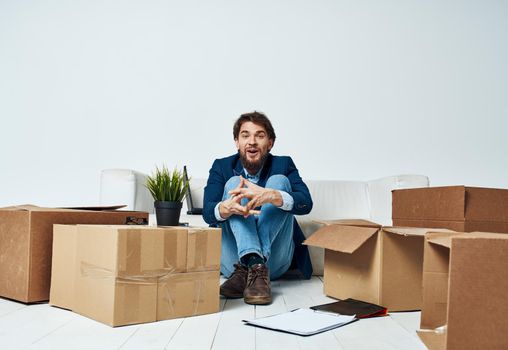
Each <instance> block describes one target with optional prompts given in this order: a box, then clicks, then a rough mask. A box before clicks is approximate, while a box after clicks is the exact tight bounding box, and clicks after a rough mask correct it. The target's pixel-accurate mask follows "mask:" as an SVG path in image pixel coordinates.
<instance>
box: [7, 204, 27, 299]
mask: <svg viewBox="0 0 508 350" xmlns="http://www.w3.org/2000/svg"><path fill="white" fill-rule="evenodd" d="M29 270H30V215H29V213H28V212H26V211H1V210H0V296H3V297H7V298H11V299H17V300H21V301H28V300H29V299H28V287H29V285H28V281H29V275H30V274H29Z"/></svg>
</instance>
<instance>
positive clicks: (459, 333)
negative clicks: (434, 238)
mask: <svg viewBox="0 0 508 350" xmlns="http://www.w3.org/2000/svg"><path fill="white" fill-rule="evenodd" d="M475 236H476V238H474V237H473V238H472V237H467V235H463V236H458V237H454V238H453V239H452V249H451V254H450V292H449V306H448V334H447V348H448V349H449V350H452V349H508V337H507V336H506V333H507V331H508V318H507V316H506V315H508V302H507V298H506V293H507V291H508V254H507V252H508V237H507V236H506V235H492V234H487V235H485V238H480V237H481V236H482V235H481V234H476V233H475Z"/></svg>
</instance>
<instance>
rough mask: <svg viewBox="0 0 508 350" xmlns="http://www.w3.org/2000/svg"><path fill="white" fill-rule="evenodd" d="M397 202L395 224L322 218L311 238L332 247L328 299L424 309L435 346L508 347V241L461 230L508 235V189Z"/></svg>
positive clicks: (426, 337) (423, 192)
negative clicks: (380, 224) (354, 300)
mask: <svg viewBox="0 0 508 350" xmlns="http://www.w3.org/2000/svg"><path fill="white" fill-rule="evenodd" d="M392 204H393V212H392V214H393V224H394V225H395V226H396V227H381V226H379V225H376V224H374V223H371V222H366V221H364V220H336V221H323V222H321V223H322V224H324V226H323V227H322V228H321V229H319V230H318V231H316V232H315V233H314V235H312V236H311V237H309V238H308V239H307V240H306V241H305V244H308V245H313V246H318V247H323V248H325V269H324V285H325V294H327V295H329V296H332V297H336V298H339V299H343V298H347V297H352V298H357V299H361V300H365V301H369V302H373V303H377V304H381V305H383V306H386V307H388V309H389V310H390V311H402V310H420V309H421V310H422V314H421V330H420V332H419V335H420V337H421V339H422V340H423V341H424V343H425V344H426V345H427V346H428V347H429V348H430V349H494V348H496V349H505V348H508V338H506V337H505V336H504V334H506V332H508V322H507V321H506V314H508V298H506V297H505V295H506V290H508V272H507V271H508V235H504V234H499V233H479V232H474V233H463V232H464V231H466V232H468V231H491V232H501V233H508V190H498V189H487V188H474V187H464V186H451V187H436V188H421V189H405V190H396V191H394V192H393V202H392ZM452 230H453V231H452ZM456 231H460V232H456Z"/></svg>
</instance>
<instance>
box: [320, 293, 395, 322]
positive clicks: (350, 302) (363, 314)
mask: <svg viewBox="0 0 508 350" xmlns="http://www.w3.org/2000/svg"><path fill="white" fill-rule="evenodd" d="M311 309H313V310H317V311H326V312H331V313H334V314H340V315H356V318H368V317H378V316H386V315H387V309H386V307H384V306H380V305H376V304H371V303H367V302H365V301H361V300H356V299H351V298H348V299H345V300H339V301H336V302H334V303H330V304H323V305H317V306H311Z"/></svg>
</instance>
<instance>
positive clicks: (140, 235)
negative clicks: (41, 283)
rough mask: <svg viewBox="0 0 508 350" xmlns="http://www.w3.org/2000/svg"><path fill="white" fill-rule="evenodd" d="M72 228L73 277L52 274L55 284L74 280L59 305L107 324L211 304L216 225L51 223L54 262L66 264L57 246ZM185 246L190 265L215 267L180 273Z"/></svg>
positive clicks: (214, 299) (187, 312)
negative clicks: (70, 295) (68, 295)
mask: <svg viewBox="0 0 508 350" xmlns="http://www.w3.org/2000/svg"><path fill="white" fill-rule="evenodd" d="M72 228H74V229H75V232H76V242H75V244H74V248H75V251H76V259H75V264H74V267H73V268H72V276H71V277H69V276H68V275H65V274H56V275H55V276H54V283H56V286H58V287H59V288H65V287H66V286H67V285H68V284H69V283H68V281H69V279H70V280H72V279H74V280H75V289H74V298H70V299H71V301H72V302H71V305H70V306H67V305H66V306H64V307H68V308H69V309H72V310H73V311H75V312H77V313H80V314H82V315H84V316H87V317H90V318H92V319H95V320H97V321H100V322H102V323H105V324H108V325H111V326H120V325H128V324H135V323H144V322H153V321H156V320H158V319H159V318H158V316H157V315H158V314H159V313H160V314H164V319H166V318H175V317H183V316H191V315H196V314H204V313H209V312H216V311H218V307H219V271H218V266H219V265H218V264H219V261H220V237H221V231H220V229H207V228H203V229H194V228H189V229H188V228H182V227H158V228H156V227H146V226H144V227H137V226H134V227H132V226H117V225H77V226H70V228H69V226H61V225H57V226H55V259H54V260H53V262H54V263H55V264H71V262H69V260H70V259H69V258H68V255H67V256H66V255H65V254H63V253H61V252H60V250H62V249H64V250H65V249H67V250H68V249H72V247H71V246H69V245H70V244H72V242H71V241H70V240H65V239H61V238H62V237H63V236H62V235H63V233H65V231H66V230H67V231H69V230H71V231H72ZM189 232H192V233H191V234H189ZM57 250H58V251H57ZM203 250H205V252H203ZM207 250H215V251H209V252H206V251H207ZM189 252H190V253H191V254H190V255H191V257H192V263H191V264H190V265H191V266H193V267H196V268H199V269H202V268H208V267H211V266H217V269H216V270H214V271H204V272H192V273H186V272H185V271H186V267H187V266H188V265H189V264H188V263H187V255H188V254H189ZM66 257H67V259H66ZM62 269H63V268H62V267H61V266H58V267H55V271H61V270H62ZM55 280H56V281H55ZM161 293H164V294H161ZM164 295H165V296H166V299H164V298H162V297H163V296H164ZM161 298H162V299H161ZM164 300H165V301H164ZM159 302H166V306H164V305H159ZM53 304H54V305H57V306H62V305H61V304H60V303H57V302H55V303H53Z"/></svg>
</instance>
